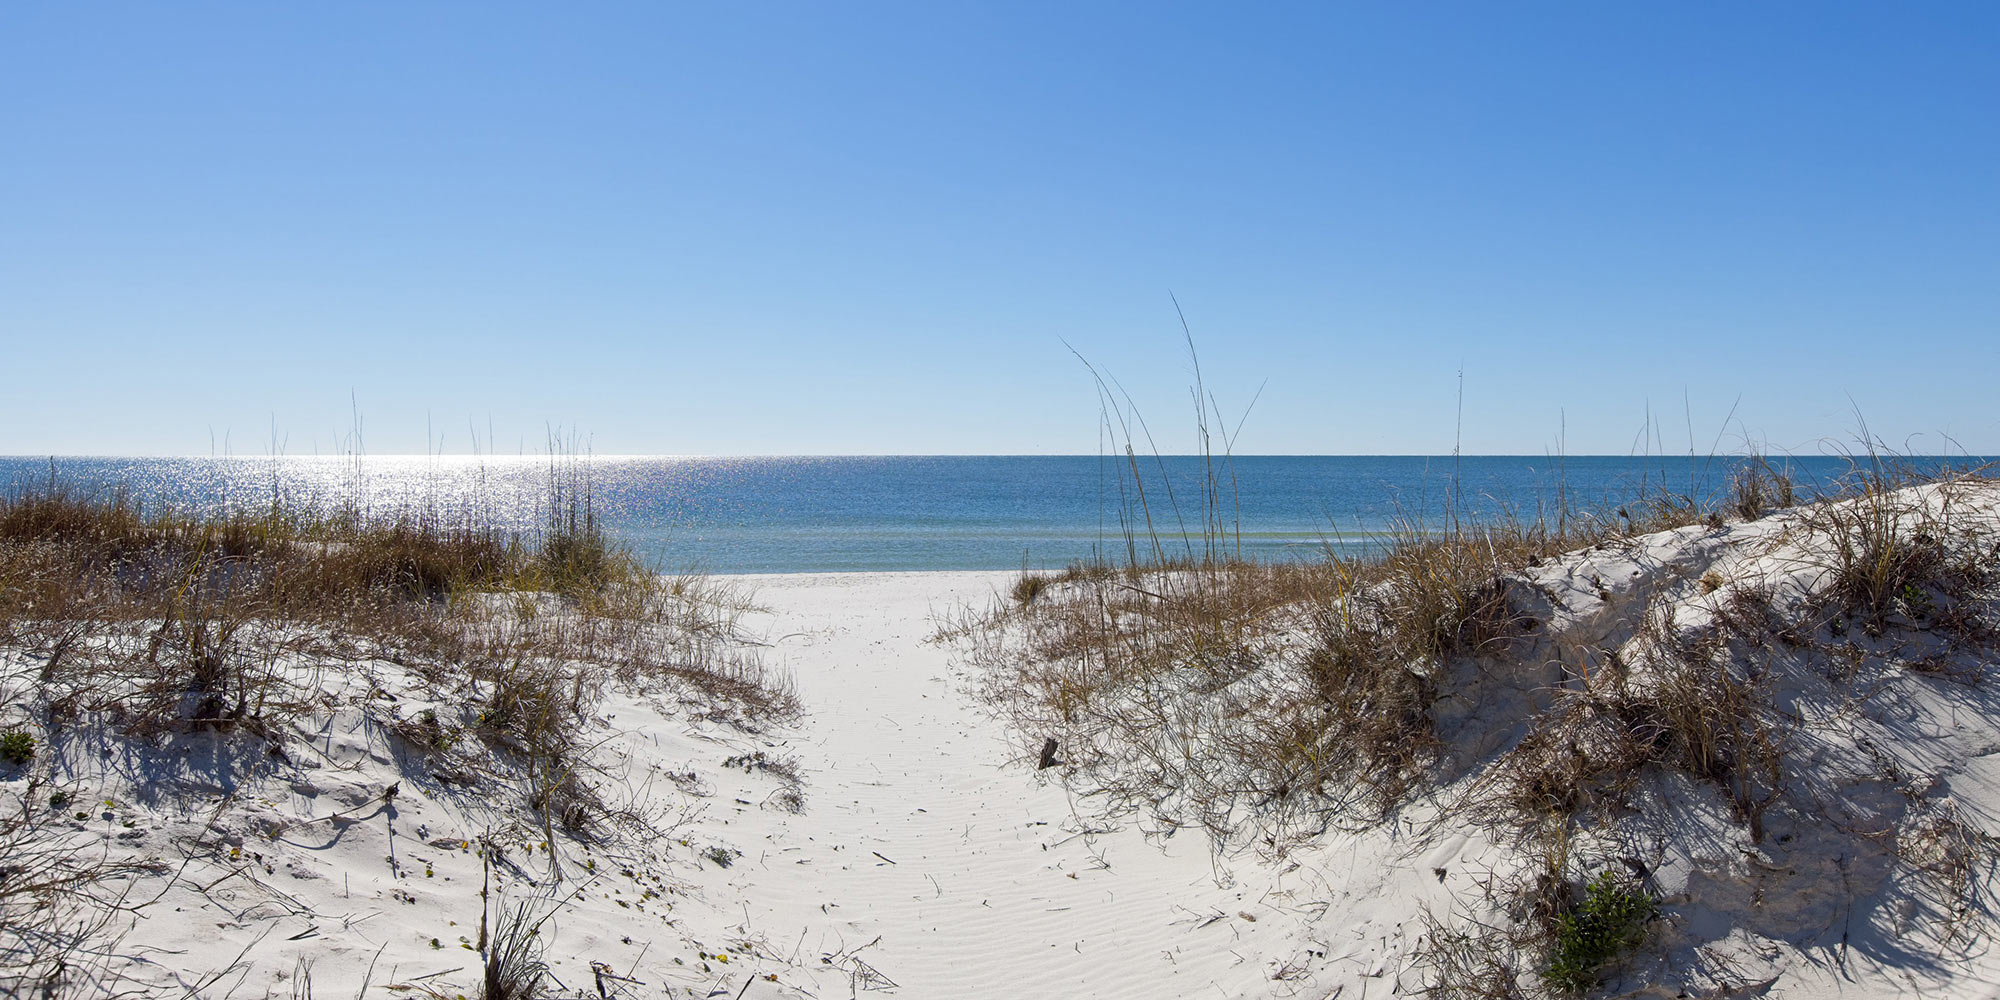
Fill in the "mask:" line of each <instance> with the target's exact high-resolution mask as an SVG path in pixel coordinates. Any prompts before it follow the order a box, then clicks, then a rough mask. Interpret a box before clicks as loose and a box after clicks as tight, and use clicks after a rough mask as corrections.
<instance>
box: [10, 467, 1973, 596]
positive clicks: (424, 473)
mask: <svg viewBox="0 0 2000 1000" xmlns="http://www.w3.org/2000/svg"><path fill="white" fill-rule="evenodd" d="M558 461H559V462H564V463H572V462H573V463H576V467H577V468H580V469H581V470H582V471H583V472H584V474H585V475H586V476H587V478H588V481H589V483H590V487H591V493H592V498H593V499H592V502H593V506H594V507H595V509H596V511H597V512H598V514H599V515H600V518H601V522H602V524H603V526H604V527H605V529H606V530H607V531H608V532H609V533H610V534H612V535H613V536H615V537H616V538H618V539H620V540H621V541H624V542H626V543H628V544H630V545H631V546H632V547H633V548H634V549H635V550H636V551H637V552H638V553H639V554H640V555H641V556H642V557H643V558H645V559H646V560H647V561H648V562H649V563H651V564H653V565H655V566H658V567H659V568H660V569H661V570H663V571H681V570H686V569H698V570H704V571H707V572H713V573H732V574H733V573H789V572H822V571H853V570H924V569H1019V568H1022V567H1035V568H1049V567H1058V566H1062V565H1065V564H1067V563H1069V562H1072V561H1075V560H1079V559H1089V558H1093V557H1099V558H1110V559H1116V560H1123V559H1125V558H1126V557H1127V556H1128V555H1129V554H1130V547H1128V538H1130V539H1132V540H1133V541H1134V542H1135V543H1136V547H1137V548H1138V549H1139V551H1140V554H1142V555H1144V554H1147V553H1150V552H1152V551H1154V545H1155V543H1156V542H1157V545H1158V551H1162V552H1164V553H1166V554H1167V555H1186V554H1193V555H1197V556H1199V555H1201V554H1202V553H1203V551H1204V545H1205V544H1206V543H1205V540H1204V537H1203V532H1202V526H1203V524H1204V521H1205V520H1206V521H1208V522H1210V523H1213V524H1218V525H1219V526H1220V527H1221V529H1222V533H1223V539H1222V544H1223V546H1224V547H1225V549H1226V551H1227V552H1228V553H1230V554H1237V553H1240V554H1242V555H1246V556H1256V557H1263V558H1277V559H1298V558H1312V557H1315V556H1318V555H1320V554H1322V553H1324V552H1326V551H1327V549H1328V548H1329V547H1332V548H1334V549H1336V550H1339V551H1342V552H1347V553H1352V552H1355V551H1358V550H1364V549H1366V548H1368V547H1369V546H1372V545H1379V544H1380V543H1381V541H1382V540H1383V538H1384V537H1385V533H1387V532H1389V531H1390V530H1392V529H1393V527H1394V526H1395V524H1396V523H1397V522H1398V521H1399V519H1400V520H1407V521H1411V522H1417V523H1421V524H1423V525H1426V526H1429V527H1432V528H1436V527H1440V526H1442V525H1444V524H1446V523H1448V519H1449V518H1450V517H1451V516H1454V515H1455V516H1457V517H1458V518H1459V519H1460V521H1461V522H1468V521H1469V522H1475V523H1476V522H1478V521H1481V520H1484V519H1490V518H1495V517H1505V516H1520V517H1523V518H1528V519H1533V518H1535V517H1537V516H1539V515H1540V514H1542V513H1544V512H1553V511H1554V510H1555V508H1556V505H1557V504H1558V500H1559V498H1561V499H1566V500H1567V502H1568V503H1569V504H1570V506H1571V507H1572V509H1577V508H1582V509H1596V510H1612V509H1615V508H1616V507H1617V506H1618V505H1620V504H1623V503H1627V502H1630V501H1632V500H1634V499H1638V498H1640V497H1643V496H1646V495H1649V494H1651V495H1657V494H1658V493H1659V492H1660V491H1661V490H1662V489H1665V490H1669V491H1673V492H1677V493H1694V494H1696V495H1700V496H1704V497H1718V496H1721V495H1723V493H1724V492H1726V490H1727V488H1728V484H1729V480H1730V477H1731V475H1732V474H1734V473H1735V472H1736V470H1738V469H1739V468H1742V467H1743V466H1744V464H1745V462H1746V461H1747V460H1745V459H1742V458H1731V457H1714V458H1694V459H1690V458H1688V457H1686V456H1682V457H1680V458H1671V457H1670V458H1660V457H1657V456H1655V457H1650V458H1640V457H1604V456H1569V457H1564V458H1556V457H1549V456H1467V457H1463V458H1456V459H1455V458H1453V457H1451V456H1442V457H1439V456H1432V457H1425V456H1351V455H1350V456H1263V455H1258V456H1236V457H1234V458H1233V459H1230V460H1227V461H1224V460H1222V459H1216V460H1215V461H1214V462H1212V463H1210V462H1204V460H1202V459H1200V458H1197V457H1188V456H1168V457H1164V458H1156V457H1153V456H1141V457H1139V458H1137V459H1136V466H1137V469H1138V477H1137V479H1136V480H1135V478H1134V476H1133V470H1132V465H1133V464H1134V463H1129V462H1128V461H1127V460H1126V459H1125V458H1124V457H1123V456H875V457H866V456H863V457H789V458H787V457H765V458H674V457H621V456H591V457H585V458H580V459H570V458H564V459H559V460H558ZM1910 461H1912V462H1913V463H1914V464H1916V465H1918V466H1920V467H1935V466H1936V465H1937V464H1938V460H1924V459H1913V460H1910ZM1979 461H1983V460H1980V459H1970V458H1961V459H1954V460H1953V464H1955V465H1964V464H1969V463H1974V462H1979ZM1771 464H1772V465H1773V466H1774V467H1776V468H1779V469H1781V470H1783V471H1786V472H1788V474H1790V475H1791V476H1792V477H1793V479H1794V480H1795V481H1796V482H1797V483H1798V485H1799V488H1800V491H1801V493H1802V495H1810V494H1811V493H1812V492H1814V491H1816V490H1821V489H1825V488H1826V487H1827V486H1829V485H1831V484H1833V483H1836V482H1838V481H1839V480H1840V479H1841V477H1843V476H1844V475H1847V474H1849V473H1850V472H1851V470H1852V466H1851V463H1850V462H1849V461H1848V460H1847V459H1845V458H1843V457H1839V456H1821V455H1814V456H1808V457H1801V458H1786V459H1773V460H1771ZM551 468H552V463H551V460H550V459H549V458H547V457H545V456H527V457H498V458H496V457H493V456H483V457H467V456H364V457H360V458H356V457H353V456H345V457H327V458H320V457H283V458H277V459H272V458H249V457H231V458H60V457H59V458H53V459H51V458H47V457H43V458H28V457H11V458H0V483H4V484H6V485H7V486H8V488H10V489H16V490H19V489H26V488H32V487H34V486H35V485H37V484H40V483H45V482H47V481H48V480H49V477H51V476H54V478H55V479H56V481H58V482H61V483H64V484H67V485H68V486H70V487H71V488H74V489H79V490H86V491H93V492H103V491H111V490H123V491H125V492H126V493H128V494H129V495H131V496H132V497H133V498H135V499H137V500H139V501H140V502H142V503H144V504H147V505H149V506H151V505H158V504H168V505H171V506H174V507H176V508H180V509H200V510H217V509H225V508H237V509H249V510H256V509H259V508H261V507H267V506H268V505H269V504H270V502H271V498H272V496H273V495H274V494H276V495H278V496H279V497H281V498H282V499H284V500H285V501H286V502H288V503H305V504H312V505H318V506H323V507H333V506H336V505H341V504H353V505H357V506H359V507H361V508H363V509H364V510H366V511H368V512H370V513H374V514H380V515H384V516H390V515H394V514H396V513H398V512H406V511H412V510H421V509H426V508H428V509H431V510H435V511H442V512H446V513H448V514H449V513H455V512H462V511H468V510H470V511H477V512H479V513H481V514H482V515H484V516H489V517H492V518H494V519H495V520H497V521H498V522H499V523H502V524H504V525H507V526H510V527H513V528H516V529H519V530H521V531H524V532H532V531H534V530H536V529H537V527H538V526H539V524H540V523H541V509H542V508H541V506H540V505H541V503H542V497H543V496H544V495H545V488H546V485H547V483H548V479H549V476H550V473H551ZM1135 483H1136V484H1137V485H1138V486H1143V488H1144V503H1143V505H1142V504H1140V503H1139V502H1138V493H1139V491H1138V489H1137V488H1136V487H1135ZM1208 483H1212V484H1213V488H1212V489H1209V490H1204V484H1208ZM1121 490H1122V492H1121ZM1205 493H1206V494H1207V496H1208V497H1209V498H1212V499H1213V500H1214V501H1215V502H1214V503H1213V504H1212V505H1210V504H1207V503H1205V502H1204V494H1205ZM1148 515H1149V516H1150V526H1149V522H1148V520H1147V518H1148ZM1128 526H1129V527H1131V528H1133V529H1134V530H1133V531H1132V532H1131V534H1130V535H1129V536H1128V533H1127V528H1128Z"/></svg>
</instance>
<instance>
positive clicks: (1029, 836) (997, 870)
mask: <svg viewBox="0 0 2000 1000" xmlns="http://www.w3.org/2000/svg"><path fill="white" fill-rule="evenodd" d="M1007 577H1008V575H1007V574H994V573H977V574H970V573H968V574H940V573H913V574H868V575H866V576H861V575H853V576H841V575H824V576H791V577H765V578H761V579H758V580H757V581H756V586H757V593H758V599H759V602H760V603H761V604H763V605H765V606H767V607H769V608H771V609H773V613H772V615H771V617H770V618H769V620H768V621H765V622H760V623H757V625H755V626H753V627H758V626H761V627H763V628H766V629H767V630H768V634H769V636H770V637H771V641H772V642H773V644H774V648H773V657H772V658H773V659H774V660H776V661H778V662H781V663H784V664H785V665H787V666H789V667H790V668H791V669H793V670H794V671H795V672H796V674H797V676H798V683H799V688H800V694H801V695H802V696H803V698H804V700H805V703H806V704H807V705H808V706H809V711H810V712H811V717H810V719H809V720H808V721H807V722H806V723H805V725H804V726H803V727H802V732H801V734H800V735H799V737H798V738H796V739H795V740H794V741H792V743H791V745H790V747H789V749H790V751H791V752H792V753H793V754H795V755H796V757H797V759H798V762H799V764H800V767H801V770H802V772H803V774H804V776H805V779H806V781H807V785H808V790H809V791H808V795H809V799H808V808H807V811H806V813H805V815H803V816H797V817H792V816H783V817H769V818H768V819H767V816H768V814H767V816H756V817H745V820H746V822H758V821H764V822H768V823H770V824H771V825H770V827H769V828H767V829H765V830H763V831H761V832H762V833H763V837H762V838H761V839H762V842H761V844H752V843H746V842H743V840H744V839H746V838H744V836H743V835H744V834H747V833H750V831H749V830H747V829H739V830H738V831H737V836H738V837H739V843H738V846H739V847H740V848H741V849H742V850H744V851H745V854H746V857H745V858H744V859H743V861H742V862H741V863H739V864H738V865H736V866H735V867H734V868H732V869H731V870H730V878H729V888H728V889H727V890H723V889H721V887H711V889H710V892H709V896H710V898H711V899H712V900H716V901H717V902H721V901H722V900H721V899H720V898H719V894H720V893H721V892H723V891H728V892H731V893H733V894H735V895H736V896H737V898H738V899H740V900H741V905H742V906H743V907H744V909H745V912H746V916H747V920H746V923H747V924H748V925H749V926H751V927H754V928H757V929H759V930H760V931H761V932H762V933H764V934H765V935H767V938H768V941H769V944H770V946H772V947H774V948H777V949H778V950H779V951H780V952H781V953H789V952H790V951H791V950H792V949H793V948H796V949H797V950H798V953H799V956H800V960H801V961H804V962H808V963H811V962H814V961H816V960H817V959H818V957H820V956H827V955H832V956H835V957H836V960H838V956H840V955H841V954H842V953H847V954H858V955H859V956H860V957H861V958H862V960H863V961H865V962H866V963H867V964H868V966H869V967H871V968H873V969H876V970H879V972H880V973H881V974H882V975H884V976H886V977H888V978H889V979H891V980H893V981H894V982H896V983H897V984H899V985H900V987H901V990H900V995H905V996H918V997H933V996H936V997H946V996H950V997H987V996H991V997H1007V998H1019V997H1082V996H1093V997H1124V996H1132V997H1139V996H1144V997H1151V998H1158V997H1162V996H1209V997H1213V996H1237V995H1242V994H1243V993H1245V992H1246V990H1248V991H1254V992H1256V993H1260V994H1262V993H1267V992H1269V991H1270V990H1271V988H1272V986H1274V985H1278V984H1273V983H1272V982H1271V981H1270V979H1269V976H1270V972H1269V971H1268V970H1265V969H1263V968H1262V966H1261V964H1259V963H1258V962H1256V961H1254V960H1252V961H1244V960H1242V959H1240V958H1237V957H1234V956H1231V955H1229V954H1228V953H1227V951H1228V948H1229V947H1230V945H1231V943H1232V942H1233V941H1235V940H1236V939H1237V938H1238V937H1239V935H1242V934H1245V933H1250V932H1253V931H1254V930H1255V929H1256V928H1255V922H1254V921H1249V920H1246V919H1245V918H1243V917H1240V916H1239V915H1238V914H1239V912H1248V911H1250V910H1251V909H1254V908H1257V907H1258V906H1259V903H1258V899H1259V898H1260V896H1261V895H1262V894H1263V893H1264V890H1263V889H1262V888H1260V889H1258V891H1257V892H1258V895H1252V897H1251V898H1250V899H1249V900H1246V899H1244V898H1242V897H1243V896H1244V895H1245V894H1246V893H1247V892H1248V890H1247V889H1245V888H1244V887H1242V886H1231V885H1229V884H1227V883H1228V881H1229V879H1228V875H1227V872H1226V871H1222V870H1220V869H1218V868H1217V867H1216V866H1214V865H1213V864H1212V863H1211V860H1210V858H1209V854H1208V851H1207V849H1206V846H1205V845H1204V844H1203V843H1202V841H1201V839H1200V837H1199V836H1197V835H1195V834H1192V833H1188V834H1183V835H1181V836H1179V837H1176V838H1173V839H1171V840H1167V841H1164V842H1160V843H1149V842H1148V841H1147V840H1146V839H1145V838H1144V837H1143V836H1142V835H1141V834H1140V833H1139V832H1138V831H1136V830H1133V829H1124V830H1121V831H1118V832H1115V833H1111V834H1106V835H1090V836H1085V835H1079V832H1078V831H1079V824H1078V822H1077V821H1076V819H1075V818H1074V814H1073V812H1072V810H1071V808H1070V805H1069V803H1068V801H1067V799H1066V796H1065V793H1064V792H1063V790H1062V789H1061V788H1060V787H1058V786H1056V785H1054V784H1053V783H1049V782H1039V781H1037V780H1036V778H1035V775H1034V771H1033V768H1032V765H1030V764H1028V763H1025V762H1023V761H1019V760H1015V761H1013V762H1012V763H1011V764H1010V763H1009V759H1010V758H1012V757H1015V756H1016V754H1017V752H1016V750H1015V749H1013V748H1011V747H1010V746H1009V745H1008V744H1007V743H1006V741H1005V739H1004V735H1003V733H1002V731H1001V729H1000V727H999V726H998V725H997V724H996V723H995V722H993V721H992V720H990V719H988V718H986V717H984V716H983V715H982V714H981V712H980V710H979V709H978V707H977V706H976V705H974V704H973V703H972V702H971V700H970V699H969V698H967V697H966V696H965V695H964V693H963V691H962V690H961V688H962V684H961V683H959V682H957V681H954V680H953V679H952V678H951V677H950V669H951V666H950V660H949V653H948V651H947V650H946V649H944V648H942V647H940V646H938V645H934V644H931V643H928V642H926V639H927V637H928V636H930V635H931V634H932V633H933V632H934V631H935V628H936V625H935V622H934V620H933V617H932V616H933V614H934V612H942V611H946V610H948V609H950V608H952V607H954V606H956V605H959V604H962V603H964V602H968V601H969V602H973V603H975V604H977V605H979V606H984V604H985V603H986V602H987V601H988V600H990V599H991V596H992V594H993V592H994V588H995V587H996V586H999V585H1004V581H1005V580H1006V579H1007ZM878 855H879V856H878ZM884 859H890V860H884ZM891 861H893V863H891ZM1217 914H1223V915H1224V916H1223V917H1222V918H1221V919H1219V920H1214V921H1213V922H1212V923H1210V924H1208V925H1207V926H1201V925H1202V924H1203V922H1204V921H1209V920H1210V919H1211V918H1213V917H1215V916H1216V915H1217ZM878 939H879V940H878ZM871 942H874V943H873V944H872V946H871ZM1191 943H1192V944H1193V946H1194V947H1195V948H1196V949H1197V950H1199V951H1202V952H1205V953H1207V954H1204V955H1202V956H1199V960H1197V961H1192V962H1190V961H1188V960H1187V958H1186V957H1184V954H1183V953H1184V952H1185V951H1186V950H1187V948H1188V947H1189V946H1190V944H1191ZM857 950H858V951H857ZM1243 954H1244V955H1255V954H1258V951H1256V950H1252V949H1248V948H1246V949H1243ZM827 985H829V983H828V982H827V981H825V980H822V982H821V984H820V986H821V992H820V995H822V996H826V995H836V994H832V993H828V992H825V991H824V989H825V987H826V986H827ZM845 985H846V986H848V987H850V988H851V987H853V986H855V985H865V983H863V984H856V983H853V982H849V983H847V984H845ZM847 992H849V990H848V989H840V990H839V994H845V993H847Z"/></svg>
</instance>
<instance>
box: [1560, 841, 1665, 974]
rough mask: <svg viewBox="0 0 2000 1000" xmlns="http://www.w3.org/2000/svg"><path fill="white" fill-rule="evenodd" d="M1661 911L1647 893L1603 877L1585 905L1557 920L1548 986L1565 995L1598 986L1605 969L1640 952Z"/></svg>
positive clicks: (1587, 893) (1586, 894) (1608, 874)
mask: <svg viewBox="0 0 2000 1000" xmlns="http://www.w3.org/2000/svg"><path fill="white" fill-rule="evenodd" d="M1658 912H1659V904H1658V903H1657V902H1656V901H1654V899H1653V897H1651V896H1649V895H1647V894H1646V892H1645V890H1644V889H1642V888H1640V887H1639V886H1637V885H1635V884H1633V883H1632V882H1631V881H1630V880H1629V879H1623V878H1620V877H1619V876H1618V875H1617V873H1615V872H1610V871H1604V872H1599V873H1598V875H1597V877H1596V878H1594V879H1591V880H1590V883H1589V884H1588V885H1587V886H1586V887H1585V888H1584V896H1583V901H1582V902H1581V903H1578V904H1577V905H1576V906H1574V907H1572V908H1571V909H1570V910H1569V911H1568V912H1566V913H1562V914H1559V915H1557V917H1556V926H1555V945H1554V947H1553V948H1552V949H1551V954H1550V955H1549V971H1548V976H1547V981H1548V984H1549V985H1551V986H1553V987H1555V988H1557V989H1559V990H1562V991H1564V992H1567V993H1581V992H1583V991H1584V990H1586V989H1589V988H1590V987H1592V986H1594V985H1596V984H1597V977H1598V973H1599V972H1600V971H1602V970H1603V968H1604V967H1605V966H1606V965H1609V964H1611V962H1613V961H1614V960H1616V959H1619V958H1622V957H1624V956H1625V955H1626V954H1627V953H1628V952H1630V951H1631V950H1632V949H1633V948H1635V947H1638V945H1639V942H1640V941H1641V940H1642V939H1643V938H1644V937H1645V935H1646V922H1647V921H1649V920H1651V919H1653V917H1654V915H1655V914H1657V913H1658Z"/></svg>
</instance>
